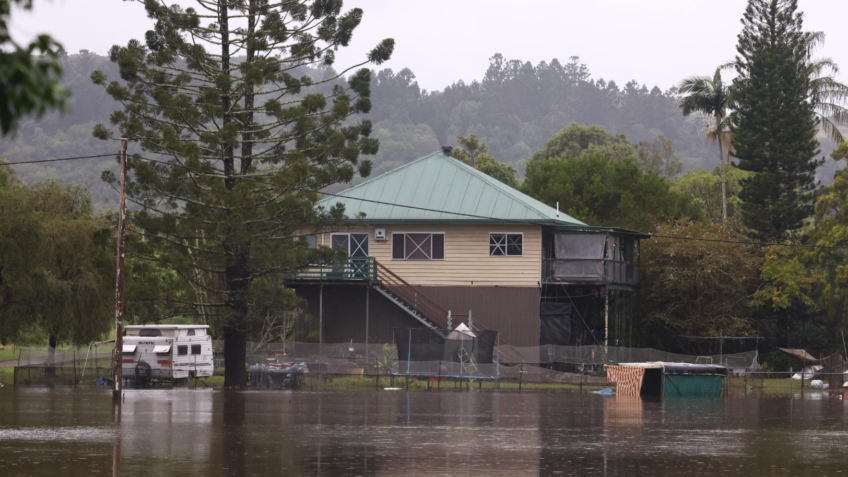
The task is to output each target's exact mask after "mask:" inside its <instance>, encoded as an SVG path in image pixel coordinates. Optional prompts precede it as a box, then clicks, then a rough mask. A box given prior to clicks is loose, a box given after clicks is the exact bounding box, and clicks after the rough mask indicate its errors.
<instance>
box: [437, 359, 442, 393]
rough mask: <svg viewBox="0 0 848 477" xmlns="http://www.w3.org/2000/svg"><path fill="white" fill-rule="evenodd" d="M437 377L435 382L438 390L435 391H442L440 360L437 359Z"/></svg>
mask: <svg viewBox="0 0 848 477" xmlns="http://www.w3.org/2000/svg"><path fill="white" fill-rule="evenodd" d="M437 372H438V375H439V377H438V378H436V379H437V381H436V384H437V385H438V386H439V390H438V391H436V392H439V393H440V392H442V360H439V369H438V370H437Z"/></svg>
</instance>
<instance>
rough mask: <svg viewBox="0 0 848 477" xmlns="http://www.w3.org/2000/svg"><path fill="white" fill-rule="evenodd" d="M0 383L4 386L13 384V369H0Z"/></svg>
mask: <svg viewBox="0 0 848 477" xmlns="http://www.w3.org/2000/svg"><path fill="white" fill-rule="evenodd" d="M0 383H3V385H4V386H11V385H12V384H14V383H15V367H14V366H7V367H5V368H0Z"/></svg>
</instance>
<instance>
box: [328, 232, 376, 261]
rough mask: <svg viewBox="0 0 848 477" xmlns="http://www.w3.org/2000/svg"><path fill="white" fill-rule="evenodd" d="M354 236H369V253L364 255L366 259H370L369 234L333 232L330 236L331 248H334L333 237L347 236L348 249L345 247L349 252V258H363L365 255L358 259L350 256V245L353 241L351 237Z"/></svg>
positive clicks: (359, 256)
mask: <svg viewBox="0 0 848 477" xmlns="http://www.w3.org/2000/svg"><path fill="white" fill-rule="evenodd" d="M354 234H356V235H367V236H368V238H367V241H368V253H367V254H366V255H364V257H370V256H371V234H370V233H368V232H333V233H331V234H330V247H332V246H333V237H334V236H337V235H345V236H347V247H345V249H346V250H347V253H348V258H363V255H358V256H356V257H351V256H350V243H351V241H352V240H353V239H352V238H351V235H354Z"/></svg>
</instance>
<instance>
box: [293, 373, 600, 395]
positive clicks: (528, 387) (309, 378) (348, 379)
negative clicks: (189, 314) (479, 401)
mask: <svg viewBox="0 0 848 477" xmlns="http://www.w3.org/2000/svg"><path fill="white" fill-rule="evenodd" d="M379 380H380V381H379V383H378V382H377V381H376V380H375V377H374V376H338V375H335V376H334V375H323V374H317V373H316V374H306V375H303V376H302V378H301V386H302V387H303V388H304V389H315V390H321V389H326V390H359V391H368V390H372V391H373V390H378V389H385V388H388V387H392V386H393V387H396V388H401V389H403V390H406V389H407V380H406V376H395V377H394V383H392V380H391V378H390V377H389V376H380V378H379ZM605 387H612V388H614V387H615V385H599V384H592V385H583V386H582V387H581V386H580V385H579V384H570V383H518V382H511V381H509V382H506V381H499V382H497V383H495V382H494V381H492V380H482V383H481V380H473V381H469V380H468V379H463V380H453V379H450V378H442V379H441V380H440V381H435V380H434V381H428V380H427V379H426V378H424V379H418V378H414V377H410V378H409V390H410V391H427V390H431V391H432V390H442V391H451V392H452V391H484V392H485V391H488V392H492V391H495V390H499V391H519V390H521V391H577V392H579V391H581V390H582V391H594V390H598V389H603V388H605Z"/></svg>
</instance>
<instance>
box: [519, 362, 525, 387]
mask: <svg viewBox="0 0 848 477" xmlns="http://www.w3.org/2000/svg"><path fill="white" fill-rule="evenodd" d="M523 373H524V363H521V364H519V365H518V392H519V393H520V392H521V375H522V374H523Z"/></svg>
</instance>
